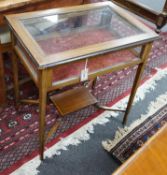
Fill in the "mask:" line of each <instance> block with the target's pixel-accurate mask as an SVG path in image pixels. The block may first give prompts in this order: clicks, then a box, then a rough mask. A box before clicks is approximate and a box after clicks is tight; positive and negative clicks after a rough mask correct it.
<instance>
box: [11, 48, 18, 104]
mask: <svg viewBox="0 0 167 175" xmlns="http://www.w3.org/2000/svg"><path fill="white" fill-rule="evenodd" d="M11 53H12V58H11V60H12V69H13V82H14V92H15V100H16V104H17V103H18V101H19V77H18V60H17V56H16V54H15V53H14V51H12V52H11Z"/></svg>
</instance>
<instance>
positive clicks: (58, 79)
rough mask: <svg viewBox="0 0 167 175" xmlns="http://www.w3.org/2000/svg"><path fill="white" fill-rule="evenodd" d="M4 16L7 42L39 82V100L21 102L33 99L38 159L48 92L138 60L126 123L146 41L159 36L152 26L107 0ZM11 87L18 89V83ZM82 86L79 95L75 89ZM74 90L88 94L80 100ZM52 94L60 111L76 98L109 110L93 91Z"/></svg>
mask: <svg viewBox="0 0 167 175" xmlns="http://www.w3.org/2000/svg"><path fill="white" fill-rule="evenodd" d="M6 19H7V22H8V24H9V26H10V29H11V32H12V35H13V48H14V49H15V51H16V53H17V55H18V58H19V59H20V60H21V62H22V63H23V65H24V66H25V68H26V69H27V71H28V72H29V74H30V76H31V77H32V79H33V80H34V82H35V84H36V86H37V87H38V88H39V100H38V99H37V100H34V101H33V100H26V99H23V100H22V102H31V103H39V111H40V112H39V119H40V126H39V127H40V128H39V135H40V136H39V137H40V156H41V159H43V152H44V144H45V139H46V137H45V113H46V100H47V94H48V92H50V91H53V90H56V89H59V88H62V87H66V86H69V85H73V84H77V83H80V82H85V81H89V80H93V79H96V77H97V76H100V75H104V74H107V73H111V72H113V71H118V70H121V69H123V68H127V67H132V66H136V65H138V69H137V73H136V77H135V80H134V84H133V87H132V91H131V95H130V99H129V102H128V105H127V108H126V109H122V112H125V115H124V120H123V123H124V124H125V123H126V121H127V116H128V113H129V111H130V108H131V105H132V102H133V99H134V96H135V93H136V90H137V87H138V85H139V82H140V78H141V75H142V72H143V70H144V66H145V64H146V60H147V58H148V54H149V52H150V50H151V47H152V42H153V41H154V40H155V39H158V38H159V36H158V35H157V34H156V33H155V32H154V31H152V30H150V29H149V28H147V27H146V26H145V25H143V24H142V23H141V22H139V21H138V20H137V19H135V18H134V17H132V16H131V15H129V14H128V13H127V12H126V11H125V10H123V9H122V8H120V7H118V6H116V5H115V4H113V3H111V2H103V3H95V4H89V5H82V6H75V7H68V8H59V9H53V10H47V11H39V12H32V13H23V14H16V15H9V16H6ZM136 47H140V48H141V50H140V49H138V50H139V51H140V52H139V53H138V52H137V51H136V50H134V48H136ZM16 71H17V70H16ZM15 80H16V78H15ZM15 84H16V85H18V82H16V83H15ZM15 88H16V89H17V90H16V92H19V89H18V86H16V87H15ZM82 92H83V93H85V95H83V94H82V95H80V94H81V93H82ZM69 94H70V95H69ZM71 94H72V95H71ZM18 96H19V95H18V94H16V97H18ZM80 96H81V99H84V97H88V98H85V101H86V102H85V103H83V101H82V100H80ZM70 97H71V98H70ZM51 98H52V97H51ZM75 98H76V100H75ZM64 99H66V100H65V101H67V99H68V100H71V104H73V105H71V104H70V108H71V107H72V108H73V109H72V110H71V109H69V103H63V100H64ZM52 100H53V101H54V103H55V104H56V107H57V109H58V111H59V112H60V113H63V114H64V113H65V114H66V113H67V112H69V111H70V112H72V111H74V110H76V109H77V110H78V109H79V108H78V104H79V107H83V106H86V105H85V104H87V105H90V104H96V105H97V106H98V107H99V108H103V109H109V110H112V109H110V108H108V107H106V106H99V105H98V103H97V101H96V99H95V97H92V95H91V94H90V93H89V91H87V90H86V89H82V88H81V89H80V90H79V92H78V90H76V92H74V91H72V93H71V92H67V93H66V95H65V94H62V96H61V97H60V96H56V97H53V98H52ZM79 100H80V101H79ZM59 107H64V108H66V109H67V110H65V111H64V109H62V110H61V109H59ZM56 126H57V125H56ZM49 135H50V134H49Z"/></svg>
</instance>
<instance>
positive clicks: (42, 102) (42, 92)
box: [39, 70, 47, 160]
mask: <svg viewBox="0 0 167 175" xmlns="http://www.w3.org/2000/svg"><path fill="white" fill-rule="evenodd" d="M39 76H40V78H39V81H40V82H39V141H40V159H41V160H43V159H44V145H45V115H46V100H47V72H46V71H45V70H40V72H39Z"/></svg>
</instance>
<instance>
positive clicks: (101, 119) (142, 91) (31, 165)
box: [12, 69, 167, 175]
mask: <svg viewBox="0 0 167 175" xmlns="http://www.w3.org/2000/svg"><path fill="white" fill-rule="evenodd" d="M165 75H167V69H163V70H161V69H158V71H157V73H156V74H155V75H153V77H152V78H151V79H149V80H147V83H144V84H143V85H141V86H140V87H139V89H138V91H137V94H136V98H135V99H134V104H135V103H137V102H138V101H139V100H143V99H144V98H145V95H146V93H148V92H150V90H154V89H155V87H156V85H157V81H158V80H160V79H161V78H163V77H164V76H165ZM128 98H129V96H126V97H125V98H123V99H122V100H120V101H119V102H117V103H116V104H114V105H113V108H123V107H124V108H126V105H127V101H128ZM118 115H119V113H118V112H109V111H105V112H103V113H102V114H100V115H99V116H98V117H96V118H94V119H93V120H91V121H90V122H89V123H87V124H86V125H84V126H82V127H81V128H80V129H78V130H77V131H75V132H73V133H72V134H70V135H69V136H67V137H65V138H62V139H61V140H60V141H59V142H58V143H56V144H55V145H53V146H52V147H50V148H48V149H47V150H46V151H45V156H46V157H48V158H51V157H53V156H54V155H60V154H61V151H62V150H68V146H69V145H76V146H77V145H79V144H80V143H82V142H83V141H87V140H89V139H90V134H92V133H94V126H95V125H97V124H99V125H104V124H106V123H107V122H109V118H110V117H111V116H112V117H117V116H118ZM138 122H140V120H139V121H136V124H134V126H137V125H138ZM128 132H129V128H119V131H117V132H116V134H115V139H113V140H108V142H109V143H111V144H107V141H106V142H103V146H104V147H105V148H106V149H107V147H109V146H110V147H112V146H111V145H115V144H116V143H117V142H118V141H119V140H121V139H122V138H123V137H124V136H125V135H126V134H127V133H128ZM105 143H106V144H105ZM39 165H40V160H39V157H38V156H37V157H35V158H34V159H32V160H30V161H29V162H27V163H25V164H24V165H22V166H21V167H20V168H19V169H17V170H15V171H14V172H13V173H12V175H18V174H24V175H29V174H30V170H31V175H37V174H38V170H37V168H38V167H39ZM28 170H29V171H28Z"/></svg>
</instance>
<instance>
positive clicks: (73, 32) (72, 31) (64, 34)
mask: <svg viewBox="0 0 167 175" xmlns="http://www.w3.org/2000/svg"><path fill="white" fill-rule="evenodd" d="M21 22H22V23H23V25H24V26H25V28H26V29H27V30H28V31H29V33H30V34H31V36H32V37H33V38H34V39H35V41H36V42H37V43H38V45H39V46H40V48H41V49H42V50H43V52H44V53H45V54H46V55H52V54H57V53H59V52H64V51H68V50H73V49H78V48H81V47H85V46H89V45H93V44H99V43H104V42H107V41H111V40H116V39H121V38H126V37H130V36H134V35H138V34H142V33H143V31H141V30H140V29H138V28H137V27H135V26H134V25H133V24H131V23H130V22H128V21H127V20H126V19H124V18H123V17H121V16H119V15H118V14H117V13H115V12H114V11H113V10H112V9H111V8H110V7H109V6H103V7H100V8H96V9H91V10H86V11H80V12H70V13H69V12H68V13H61V14H53V15H49V16H42V17H34V18H28V19H22V20H21Z"/></svg>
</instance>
